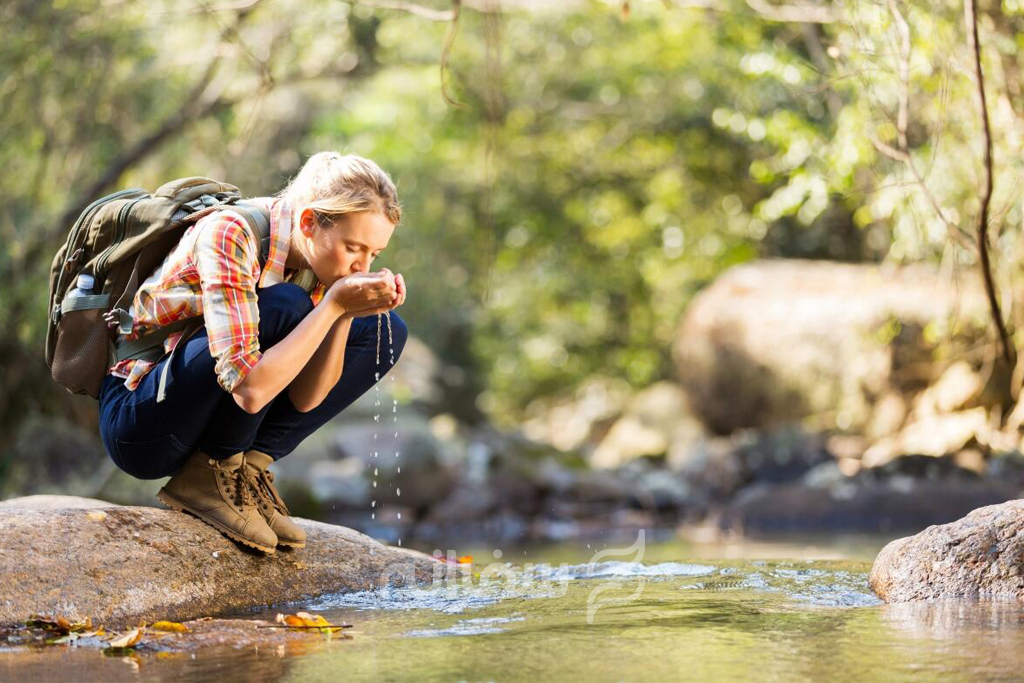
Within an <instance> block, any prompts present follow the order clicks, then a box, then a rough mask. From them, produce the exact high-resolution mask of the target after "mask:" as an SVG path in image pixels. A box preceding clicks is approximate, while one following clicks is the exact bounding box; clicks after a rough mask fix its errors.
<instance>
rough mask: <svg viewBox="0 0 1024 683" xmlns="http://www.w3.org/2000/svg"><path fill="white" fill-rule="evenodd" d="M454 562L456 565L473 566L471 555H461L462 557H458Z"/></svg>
mask: <svg viewBox="0 0 1024 683" xmlns="http://www.w3.org/2000/svg"><path fill="white" fill-rule="evenodd" d="M455 562H456V563H457V564H473V556H472V555H463V556H462V557H460V558H459V559H458V560H456V561H455Z"/></svg>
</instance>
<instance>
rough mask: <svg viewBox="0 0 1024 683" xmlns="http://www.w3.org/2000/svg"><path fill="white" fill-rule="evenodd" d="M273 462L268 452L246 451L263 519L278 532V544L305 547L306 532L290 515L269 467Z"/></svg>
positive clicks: (257, 503)
mask: <svg viewBox="0 0 1024 683" xmlns="http://www.w3.org/2000/svg"><path fill="white" fill-rule="evenodd" d="M272 462H274V459H273V458H272V457H270V456H269V455H267V454H266V453H261V452H260V451H246V452H245V463H246V465H248V466H249V468H250V470H251V471H252V473H253V480H254V483H255V492H256V498H257V500H256V505H257V507H258V508H259V511H260V514H262V515H263V519H265V520H267V524H268V525H269V526H270V528H271V529H273V530H274V533H275V534H277V544H278V545H283V546H288V547H290V548H304V547H305V546H306V532H305V531H303V530H302V527H300V526H299V525H298V524H296V523H295V522H294V521H292V519H291V517H289V516H288V515H289V514H290V513H289V512H288V506H286V505H285V504H284V499H283V498H281V494H279V493H278V492H277V488H276V487H275V486H274V473H273V472H271V471H270V470H268V469H267V467H268V466H269V465H270V463H272Z"/></svg>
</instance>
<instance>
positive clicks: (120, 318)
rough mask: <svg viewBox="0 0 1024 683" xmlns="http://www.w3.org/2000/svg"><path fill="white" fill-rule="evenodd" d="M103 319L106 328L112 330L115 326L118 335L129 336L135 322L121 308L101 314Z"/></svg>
mask: <svg viewBox="0 0 1024 683" xmlns="http://www.w3.org/2000/svg"><path fill="white" fill-rule="evenodd" d="M103 319H104V320H106V321H107V327H110V328H113V327H114V326H115V325H116V326H117V333H118V334H131V332H132V325H133V323H134V322H135V321H134V320H132V316H131V315H130V314H129V313H128V311H126V310H124V309H123V308H112V309H110V310H109V311H107V312H106V313H104V314H103Z"/></svg>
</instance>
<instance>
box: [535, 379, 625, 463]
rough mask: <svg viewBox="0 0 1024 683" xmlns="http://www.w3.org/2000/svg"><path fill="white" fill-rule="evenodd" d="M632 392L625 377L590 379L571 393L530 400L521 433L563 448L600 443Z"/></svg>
mask: <svg viewBox="0 0 1024 683" xmlns="http://www.w3.org/2000/svg"><path fill="white" fill-rule="evenodd" d="M631 393H632V392H631V390H630V387H629V384H628V383H627V382H626V381H624V380H621V379H611V378H605V377H595V378H591V379H589V380H587V381H586V382H584V383H583V385H581V386H580V387H579V388H578V389H577V390H576V392H575V393H574V394H573V395H572V396H560V397H555V398H546V399H538V400H536V401H533V402H532V403H531V404H530V405H529V406H527V408H526V419H525V420H524V421H523V423H522V430H523V434H524V435H525V436H526V437H527V438H529V439H532V440H534V441H537V442H539V443H545V444H548V445H551V446H554V447H555V448H557V449H559V450H563V451H571V450H575V449H577V448H579V447H581V446H583V445H584V444H585V443H593V442H599V441H600V440H601V438H602V437H603V436H604V434H605V433H606V432H607V430H608V428H609V427H610V426H611V424H612V422H613V421H614V420H615V417H616V416H617V415H620V414H622V412H623V410H625V408H626V404H627V402H628V400H629V396H630V394H631Z"/></svg>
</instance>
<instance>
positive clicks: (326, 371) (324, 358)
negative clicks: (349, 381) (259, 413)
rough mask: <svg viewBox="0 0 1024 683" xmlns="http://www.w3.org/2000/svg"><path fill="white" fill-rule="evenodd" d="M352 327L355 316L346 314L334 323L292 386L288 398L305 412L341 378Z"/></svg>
mask: <svg viewBox="0 0 1024 683" xmlns="http://www.w3.org/2000/svg"><path fill="white" fill-rule="evenodd" d="M351 329H352V316H351V315H348V314H343V315H342V316H341V317H339V318H338V319H337V320H336V321H335V323H334V325H332V326H331V329H330V331H329V332H328V333H327V336H326V337H324V340H323V342H322V343H321V344H320V347H319V348H318V349H317V350H316V352H315V353H313V357H312V358H310V359H309V362H308V363H306V366H305V367H304V368H302V370H300V371H299V374H298V375H296V377H295V381H293V382H292V383H291V384H290V385H289V386H288V398H290V399H291V402H292V405H294V406H295V408H296V409H297V410H298V411H299V412H302V413H306V412H309V411H310V410H313V408H316V407H317V406H318V405H320V403H321V402H322V401H323V400H324V398H325V397H326V396H327V393H328V392H329V391H330V390H331V389H332V388H333V387H334V385H335V384H337V383H338V379H340V378H341V372H342V368H343V367H344V364H345V344H346V342H347V341H348V333H349V330H351Z"/></svg>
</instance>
